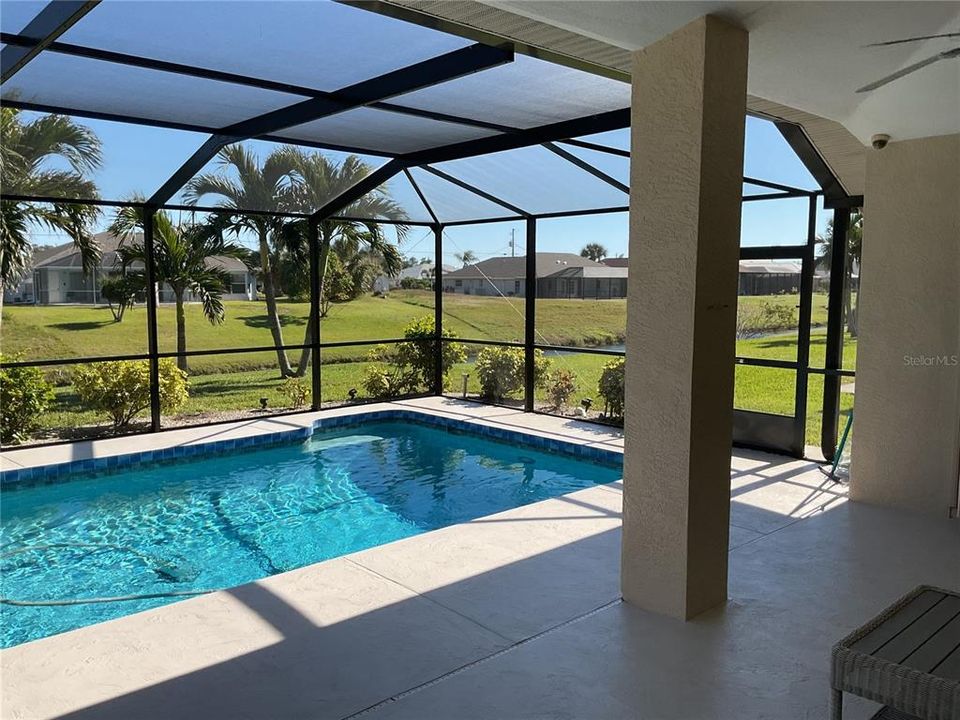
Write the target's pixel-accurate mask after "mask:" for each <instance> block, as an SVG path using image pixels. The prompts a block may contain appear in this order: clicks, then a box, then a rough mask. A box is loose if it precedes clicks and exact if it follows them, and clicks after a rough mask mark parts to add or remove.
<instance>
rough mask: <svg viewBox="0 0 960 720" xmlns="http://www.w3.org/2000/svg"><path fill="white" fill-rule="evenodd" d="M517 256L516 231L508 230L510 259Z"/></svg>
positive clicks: (513, 229) (514, 229)
mask: <svg viewBox="0 0 960 720" xmlns="http://www.w3.org/2000/svg"><path fill="white" fill-rule="evenodd" d="M516 256H517V229H516V228H510V257H516Z"/></svg>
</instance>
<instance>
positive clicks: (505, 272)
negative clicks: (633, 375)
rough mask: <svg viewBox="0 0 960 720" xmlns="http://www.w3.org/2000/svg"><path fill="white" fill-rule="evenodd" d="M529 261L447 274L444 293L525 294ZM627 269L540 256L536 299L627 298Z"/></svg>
mask: <svg viewBox="0 0 960 720" xmlns="http://www.w3.org/2000/svg"><path fill="white" fill-rule="evenodd" d="M526 262H527V260H526V257H524V256H522V255H521V256H518V257H495V258H489V259H488V260H482V261H481V262H478V263H475V264H473V265H468V266H466V267H463V268H460V269H459V270H454V271H453V272H449V273H448V272H444V274H443V289H444V291H445V292H452V293H462V294H464V295H506V296H508V297H509V296H515V297H523V296H524V295H525V294H526V279H525V276H526ZM626 296H627V268H625V267H610V266H609V265H604V264H603V263H598V262H595V261H593V260H590V259H589V258H585V257H580V256H579V255H576V254H574V253H549V252H542V253H537V297H542V298H588V299H604V298H624V297H626Z"/></svg>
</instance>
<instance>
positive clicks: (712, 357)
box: [621, 16, 747, 619]
mask: <svg viewBox="0 0 960 720" xmlns="http://www.w3.org/2000/svg"><path fill="white" fill-rule="evenodd" d="M746 89H747V33H746V32H745V31H744V30H742V29H740V28H737V27H735V26H733V25H730V24H728V23H726V22H725V21H723V20H720V19H719V18H716V17H710V16H708V17H703V18H700V19H699V20H696V21H694V22H692V23H690V24H689V25H687V26H685V27H683V28H681V29H680V30H678V31H677V32H675V33H673V34H672V35H670V36H668V37H666V38H664V39H663V40H661V41H659V42H657V43H656V44H654V45H651V46H649V47H647V48H645V49H643V50H640V51H637V52H636V53H635V54H634V58H633V103H632V106H633V113H632V124H631V128H632V130H631V133H632V140H631V145H632V148H631V168H630V183H631V184H630V188H631V192H630V282H629V296H628V300H627V366H626V410H625V416H626V448H625V455H624V517H623V556H622V572H621V588H622V591H623V596H624V599H625V600H627V602H630V603H632V604H634V605H638V606H640V607H642V608H645V609H648V610H653V611H655V612H659V613H662V614H666V615H671V616H674V617H678V618H682V619H687V618H691V617H693V616H695V615H698V614H699V613H701V612H703V611H704V610H707V609H708V608H710V607H713V606H715V605H717V604H719V603H722V602H724V601H725V600H726V596H727V544H728V540H727V538H728V526H729V517H730V449H731V437H732V426H733V372H734V355H735V338H734V336H735V325H736V312H737V267H738V259H739V245H740V197H741V194H742V178H743V139H744V125H745V113H746Z"/></svg>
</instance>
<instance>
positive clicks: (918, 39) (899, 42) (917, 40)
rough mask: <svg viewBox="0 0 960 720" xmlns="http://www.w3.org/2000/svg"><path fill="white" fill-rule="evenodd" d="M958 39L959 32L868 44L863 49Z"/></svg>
mask: <svg viewBox="0 0 960 720" xmlns="http://www.w3.org/2000/svg"><path fill="white" fill-rule="evenodd" d="M951 37H960V32H952V33H940V34H939V35H918V36H917V37H912V38H903V39H902V40H887V41H886V42H876V43H870V44H869V45H864V46H863V47H885V46H887V45H900V44H902V43H909V42H920V41H921V40H936V39H937V38H951Z"/></svg>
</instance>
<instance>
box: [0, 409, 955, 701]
mask: <svg viewBox="0 0 960 720" xmlns="http://www.w3.org/2000/svg"><path fill="white" fill-rule="evenodd" d="M387 406H389V407H397V406H402V407H410V406H414V407H417V408H419V409H422V410H423V411H426V412H432V413H443V414H454V415H457V416H462V417H465V418H466V417H468V418H472V419H474V421H476V422H483V423H496V424H498V425H501V426H506V427H511V428H513V429H519V430H523V431H525V432H533V433H537V434H541V433H542V434H545V435H549V436H552V437H557V438H563V439H566V440H575V441H580V442H588V443H598V444H601V445H603V446H604V447H610V448H616V447H621V446H622V438H621V437H620V434H619V433H618V432H616V431H614V430H613V429H607V428H603V427H598V426H596V425H588V424H584V423H579V422H575V421H572V420H566V419H562V418H553V417H546V416H537V415H524V414H522V413H520V412H518V411H514V410H508V409H504V408H495V407H484V406H479V405H474V404H468V403H462V402H457V401H453V400H443V399H434V398H430V399H424V400H417V401H409V402H406V403H396V404H390V405H385V406H383V407H387ZM371 409H374V406H365V407H363V408H359V409H357V408H351V409H349V410H348V411H354V410H357V411H360V412H368V411H370V410H371ZM295 417H296V418H298V421H302V422H312V418H311V417H310V415H304V416H295ZM279 421H280V422H283V423H288V422H291V418H280V419H279ZM275 422H276V421H271V420H261V421H256V423H268V424H269V425H270V428H269V430H268V431H276V429H277V428H276V427H275V426H274V423H275ZM254 425H255V424H254V423H244V424H238V425H237V426H236V427H228V426H219V427H217V428H206V429H202V430H201V431H200V433H201V434H204V433H206V434H208V435H209V434H213V433H217V434H218V435H220V437H223V435H224V434H229V433H246V432H253V431H257V428H256V427H254ZM259 427H260V430H259V431H263V426H259ZM187 432H188V431H171V432H170V433H162V434H160V435H154V436H142V437H138V438H117V439H114V440H106V441H100V442H101V443H104V444H109V445H100V444H92V445H93V447H90V448H88V449H71V448H69V447H64V448H62V449H58V452H62V453H64V455H63V456H62V457H68V455H69V453H71V452H91V453H105V452H129V449H127V450H124V451H121V450H118V448H119V447H122V445H121V443H126V447H127V448H131V447H136V449H138V450H140V449H143V443H145V442H151V443H154V442H159V441H161V440H163V441H165V442H174V441H177V442H196V439H195V437H194V438H193V439H191V438H190V436H189V435H187V434H182V433H187ZM192 432H193V433H194V436H196V434H197V433H196V431H192ZM52 449H54V448H48V449H45V450H52ZM38 451H39V449H38ZM27 452H32V451H23V453H24V454H26V453H27ZM20 460H21V462H23V461H27V460H28V458H26V457H22V458H20ZM46 462H54V460H50V459H47V460H46ZM731 493H732V497H733V504H732V508H731V530H730V534H731V544H730V546H731V569H730V601H729V602H728V604H727V605H726V606H725V607H724V608H719V609H716V610H714V611H710V612H709V613H706V614H705V615H703V616H701V617H698V618H697V619H696V620H694V621H692V622H689V623H681V622H678V621H675V620H670V619H667V618H662V617H659V616H656V615H651V614H649V613H645V612H642V611H639V610H636V609H634V608H631V607H629V606H627V605H624V604H623V603H621V602H620V599H619V598H620V591H619V568H620V517H619V514H620V505H621V491H620V485H619V483H618V484H613V485H607V486H597V487H594V488H589V489H586V490H581V491H579V492H576V493H572V494H570V495H566V496H563V497H559V498H554V499H551V500H546V501H543V502H539V503H535V504H533V505H527V506H524V507H520V508H515V509H512V510H508V511H506V512H503V513H499V514H497V515H492V516H488V517H484V518H480V519H477V520H475V521H473V522H469V523H465V524H461V525H455V526H451V527H448V528H443V529H440V530H436V531H433V532H429V533H425V534H423V535H418V536H415V537H412V538H407V539H404V540H400V541H397V542H394V543H390V544H388V545H383V546H380V547H376V548H372V549H369V550H365V551H362V552H359V553H355V554H352V555H347V556H344V557H341V558H337V559H334V560H330V561H327V562H323V563H318V564H316V565H311V566H308V567H305V568H302V569H299V570H295V571H292V572H288V573H284V574H281V575H275V576H273V577H269V578H265V579H263V580H260V581H258V582H255V583H251V584H248V585H244V586H240V587H237V588H233V589H230V590H226V591H222V592H217V593H214V594H211V595H207V596H203V597H198V598H194V599H190V600H186V601H183V602H179V603H175V604H173V605H168V606H165V607H162V608H157V609H154V610H150V611H146V612H143V613H139V614H136V615H130V616H127V617H124V618H119V619H117V620H113V621H110V622H106V623H102V624H99V625H94V626H90V627H87V628H81V629H78V630H75V631H72V632H69V633H64V634H62V635H58V636H54V637H50V638H46V639H43V640H38V641H35V642H31V643H27V644H24V645H20V646H17V647H14V648H10V649H8V650H4V651H2V652H0V670H2V677H0V690H2V694H0V695H2V705H0V716H2V717H3V718H17V719H18V720H19V719H20V718H30V719H33V718H54V717H59V718H84V719H86V718H117V719H118V720H119V719H120V718H123V720H133V719H140V718H205V719H210V720H213V719H216V720H219V719H221V718H222V719H223V720H227V719H228V718H229V719H230V720H234V719H237V718H277V719H285V718H312V719H316V718H344V717H352V716H357V715H358V714H361V713H363V714H364V716H365V717H370V718H420V719H422V718H597V719H599V718H604V719H606V718H611V719H613V718H627V717H637V718H684V719H693V718H697V719H699V718H704V719H705V720H706V719H710V720H717V719H719V720H725V719H726V718H731V719H732V718H755V717H767V718H781V717H782V718H806V717H809V718H813V717H824V716H825V714H826V703H827V698H828V685H827V674H828V668H829V647H830V645H831V644H832V643H833V642H834V641H836V640H837V639H839V638H840V637H841V636H843V635H844V634H845V633H846V632H847V631H848V630H850V629H852V628H853V627H855V626H857V625H859V624H860V623H862V622H863V620H864V619H865V618H867V617H869V616H870V615H872V614H873V613H875V612H877V611H878V610H880V609H881V608H882V607H884V606H885V605H886V604H888V603H889V602H890V601H891V600H892V599H894V598H895V597H897V596H899V595H901V594H903V592H905V591H906V590H909V589H910V588H911V587H913V586H915V585H917V584H920V583H921V582H927V583H931V584H940V585H944V586H947V587H956V586H958V585H960V523H958V522H955V521H949V520H943V521H935V520H931V519H930V518H924V517H912V516H909V515H904V514H900V513H895V512H892V511H888V510H882V509H879V508H874V507H869V506H862V505H858V504H853V503H847V502H846V498H845V493H844V490H843V488H842V486H837V485H834V484H833V483H831V482H829V481H827V480H826V478H824V476H823V475H822V474H821V473H820V472H819V470H818V469H817V467H816V466H815V465H813V464H812V463H808V462H805V461H798V460H794V459H790V458H784V457H778V456H774V455H767V454H763V453H753V452H746V451H737V452H736V453H735V454H734V457H733V461H732V471H731ZM867 710H868V708H867V706H866V705H853V706H851V707H850V709H849V717H851V718H858V717H866V716H867V715H866V713H867Z"/></svg>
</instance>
